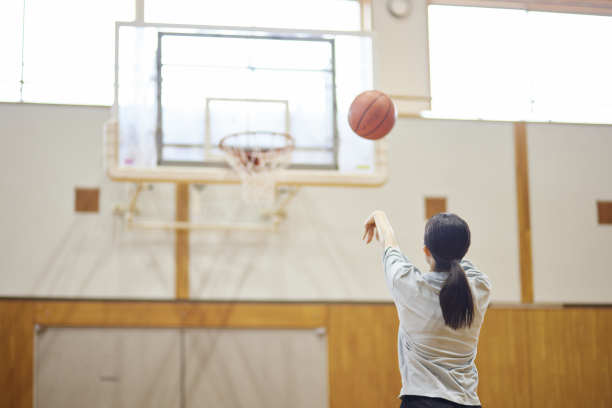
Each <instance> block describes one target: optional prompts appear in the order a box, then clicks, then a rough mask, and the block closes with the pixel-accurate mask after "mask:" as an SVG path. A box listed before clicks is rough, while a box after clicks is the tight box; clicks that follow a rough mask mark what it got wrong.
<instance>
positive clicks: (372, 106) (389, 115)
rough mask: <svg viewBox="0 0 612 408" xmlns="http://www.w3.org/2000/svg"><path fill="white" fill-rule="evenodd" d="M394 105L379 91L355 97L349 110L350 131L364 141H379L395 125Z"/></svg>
mask: <svg viewBox="0 0 612 408" xmlns="http://www.w3.org/2000/svg"><path fill="white" fill-rule="evenodd" d="M395 117H396V111H395V105H394V104H393V101H392V100H391V98H389V97H388V96H387V95H385V94H384V93H382V92H380V91H365V92H363V93H360V94H359V95H357V97H356V98H355V100H354V101H353V103H352V104H351V108H350V109H349V114H348V120H349V125H350V126H351V129H353V131H355V133H357V134H358V135H359V136H361V137H365V138H366V139H372V140H376V139H380V138H381V137H384V136H386V135H387V133H389V132H390V131H391V129H393V125H395Z"/></svg>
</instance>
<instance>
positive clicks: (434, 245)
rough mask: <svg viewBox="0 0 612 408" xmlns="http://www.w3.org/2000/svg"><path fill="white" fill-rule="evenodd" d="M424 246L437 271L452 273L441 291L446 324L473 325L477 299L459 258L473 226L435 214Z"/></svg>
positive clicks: (457, 218)
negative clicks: (474, 297) (475, 300)
mask: <svg viewBox="0 0 612 408" xmlns="http://www.w3.org/2000/svg"><path fill="white" fill-rule="evenodd" d="M425 245H426V246H427V248H429V252H431V256H432V257H433V259H434V261H435V262H436V265H435V270H436V271H438V272H449V275H448V278H447V279H446V282H444V286H442V289H441V290H440V307H441V308H442V316H443V317H444V323H446V325H447V326H449V327H451V328H453V329H455V330H456V329H460V328H462V327H470V326H471V325H472V320H473V318H474V299H473V298H472V291H471V290H470V285H469V284H468V281H467V277H466V276H465V272H464V270H463V268H461V265H459V261H461V259H462V258H463V257H464V256H465V253H466V252H467V250H468V248H469V247H470V228H469V227H468V225H467V223H466V222H465V221H464V220H463V219H462V218H461V217H459V216H457V215H455V214H451V213H440V214H436V215H434V216H433V217H431V218H430V219H429V221H427V225H426V226H425Z"/></svg>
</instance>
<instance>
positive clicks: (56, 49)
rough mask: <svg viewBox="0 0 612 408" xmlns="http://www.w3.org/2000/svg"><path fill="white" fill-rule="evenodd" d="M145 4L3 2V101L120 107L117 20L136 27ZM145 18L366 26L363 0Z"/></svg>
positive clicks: (223, 5)
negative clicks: (137, 13)
mask: <svg viewBox="0 0 612 408" xmlns="http://www.w3.org/2000/svg"><path fill="white" fill-rule="evenodd" d="M137 3H138V0H107V1H101V0H97V1H96V0H89V1H80V0H54V1H49V0H2V1H1V2H0V35H2V37H1V38H3V39H5V41H2V42H1V43H0V44H1V45H0V53H1V55H2V57H1V58H0V101H7V102H18V101H23V102H40V103H65V104H95V105H110V104H112V101H113V82H114V69H113V64H114V60H115V59H114V30H115V22H116V21H134V18H135V8H136V4H137ZM144 16H145V21H147V22H151V21H153V22H164V23H180V24H187V23H189V24H197V25H215V26H248V27H253V26H258V27H273V28H274V27H275V28H293V29H295V28H299V29H320V30H341V31H342V30H343V31H359V30H360V23H361V17H360V3H359V1H358V0H308V1H304V0H261V1H252V0H236V1H231V2H230V1H218V0H172V1H170V0H144ZM7 39H8V40H7ZM22 50H23V52H22ZM22 80H23V82H22Z"/></svg>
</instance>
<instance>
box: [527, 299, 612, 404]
mask: <svg viewBox="0 0 612 408" xmlns="http://www.w3.org/2000/svg"><path fill="white" fill-rule="evenodd" d="M611 319H612V309H608V310H596V309H559V310H532V311H530V313H529V314H528V320H529V330H528V332H529V337H530V342H529V345H530V359H529V361H530V372H531V375H532V382H533V384H534V387H533V389H532V398H531V403H532V406H533V407H560V406H566V407H599V408H604V407H610V406H612V391H611V389H612V375H611V372H610V370H609V368H610V365H609V359H610V357H611V352H612V347H611V346H610V344H612V339H611V338H610V337H608V336H609V334H610V331H609V329H610V324H609V323H608V322H609V321H610V320H611ZM606 362H607V363H606Z"/></svg>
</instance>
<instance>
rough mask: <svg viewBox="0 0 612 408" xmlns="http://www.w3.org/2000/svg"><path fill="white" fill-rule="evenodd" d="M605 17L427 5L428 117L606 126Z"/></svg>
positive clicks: (609, 63)
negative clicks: (578, 123) (429, 90)
mask: <svg viewBox="0 0 612 408" xmlns="http://www.w3.org/2000/svg"><path fill="white" fill-rule="evenodd" d="M610 39H612V17H604V16H592V15H577V14H562V13H547V12H527V11H524V10H510V9H489V8H477V7H457V6H439V5H432V6H430V7H429V47H430V70H431V71H430V73H431V93H432V111H431V112H430V113H429V114H430V115H431V116H436V117H456V118H477V119H493V120H533V121H558V122H587V123H588V122H600V123H612V98H610V97H609V95H611V94H612V75H610V72H612V53H611V52H610Z"/></svg>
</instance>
